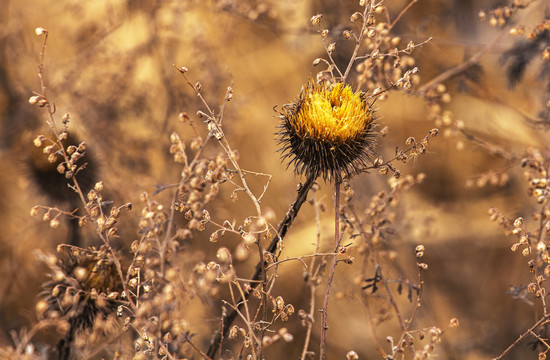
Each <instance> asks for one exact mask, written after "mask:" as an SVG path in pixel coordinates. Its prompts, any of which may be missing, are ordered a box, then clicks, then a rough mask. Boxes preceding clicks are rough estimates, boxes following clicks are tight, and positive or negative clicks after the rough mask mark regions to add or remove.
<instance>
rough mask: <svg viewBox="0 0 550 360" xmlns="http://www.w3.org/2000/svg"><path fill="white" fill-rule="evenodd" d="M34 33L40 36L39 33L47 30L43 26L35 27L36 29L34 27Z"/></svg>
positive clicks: (42, 33)
mask: <svg viewBox="0 0 550 360" xmlns="http://www.w3.org/2000/svg"><path fill="white" fill-rule="evenodd" d="M34 33H35V34H36V35H37V36H41V35H44V34H47V33H48V30H46V29H44V28H43V27H37V28H36V29H34Z"/></svg>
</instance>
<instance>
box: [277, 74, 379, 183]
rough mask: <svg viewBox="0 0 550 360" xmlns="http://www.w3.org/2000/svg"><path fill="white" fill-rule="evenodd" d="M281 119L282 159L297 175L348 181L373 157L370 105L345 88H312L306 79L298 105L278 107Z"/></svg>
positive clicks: (373, 139)
mask: <svg viewBox="0 0 550 360" xmlns="http://www.w3.org/2000/svg"><path fill="white" fill-rule="evenodd" d="M280 118H281V120H282V124H280V125H279V129H280V130H279V133H278V136H279V144H280V145H282V147H281V149H280V151H281V152H282V154H283V155H282V158H283V160H286V159H288V160H289V165H290V164H293V165H294V167H295V172H297V173H300V174H306V175H307V176H310V175H311V176H314V177H318V176H322V177H323V179H325V180H327V179H330V180H333V179H336V178H342V175H344V176H345V177H351V176H353V175H355V174H357V173H359V172H361V171H362V170H363V169H364V168H365V167H367V164H368V162H369V161H371V159H372V158H373V155H374V146H375V137H376V134H375V132H374V127H375V124H374V110H373V109H372V104H370V103H369V102H367V99H366V96H365V94H363V93H361V92H354V91H353V90H352V89H351V87H349V86H347V85H344V84H335V85H326V84H321V85H317V84H315V83H314V82H313V80H312V79H310V80H309V81H308V82H307V83H306V84H305V85H304V86H303V87H302V91H301V93H300V96H299V98H298V100H297V101H296V102H295V103H291V104H287V105H285V106H284V107H283V113H281V114H280Z"/></svg>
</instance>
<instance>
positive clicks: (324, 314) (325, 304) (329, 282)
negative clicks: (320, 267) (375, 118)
mask: <svg viewBox="0 0 550 360" xmlns="http://www.w3.org/2000/svg"><path fill="white" fill-rule="evenodd" d="M340 183H341V180H340V179H336V181H335V182H334V257H333V258H332V265H331V267H330V272H329V274H328V280H327V289H326V290H325V299H324V301H323V310H322V313H321V349H320V351H319V358H320V359H321V360H324V359H325V357H326V355H325V354H326V347H327V346H326V345H327V330H328V326H327V317H328V301H329V298H330V288H331V286H332V280H333V279H334V273H335V272H336V265H337V264H338V246H339V245H340V234H339V230H340Z"/></svg>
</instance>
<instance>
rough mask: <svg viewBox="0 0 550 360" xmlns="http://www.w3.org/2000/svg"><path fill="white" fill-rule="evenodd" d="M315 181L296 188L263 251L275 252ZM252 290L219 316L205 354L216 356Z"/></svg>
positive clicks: (259, 270)
mask: <svg viewBox="0 0 550 360" xmlns="http://www.w3.org/2000/svg"><path fill="white" fill-rule="evenodd" d="M314 183H315V178H313V177H311V176H310V177H308V178H307V179H306V181H305V183H304V184H302V186H301V187H300V189H299V190H298V194H297V196H296V200H295V201H294V203H292V205H291V206H290V209H289V210H288V212H287V213H286V215H285V217H284V219H283V221H281V223H280V224H279V228H278V229H277V234H275V236H274V237H273V239H271V242H270V243H269V246H268V247H267V248H266V249H265V251H268V252H270V253H271V254H275V250H276V249H277V244H278V243H279V241H281V240H282V239H283V238H284V237H285V235H286V233H287V231H288V229H289V228H290V226H291V225H292V222H293V221H294V219H295V218H296V215H298V211H299V210H300V207H301V206H302V204H303V203H304V202H305V201H306V199H307V194H308V192H309V190H310V189H311V187H312V186H313V184H314ZM263 261H264V260H263V258H260V260H259V262H258V264H257V265H256V270H255V271H254V274H253V275H252V279H251V280H250V285H251V286H252V287H253V288H255V287H256V286H258V283H257V281H258V280H260V277H261V275H262V267H263ZM252 293H253V291H249V292H247V293H246V294H245V296H244V298H240V299H239V300H238V301H237V302H235V304H237V307H236V308H235V309H233V310H231V311H230V312H229V313H228V314H226V315H223V316H222V318H221V323H222V328H221V330H219V331H216V333H215V334H214V336H213V338H212V340H211V342H210V347H209V348H208V352H207V355H208V356H209V357H210V358H214V357H215V356H216V352H217V351H218V350H220V351H221V341H222V339H223V338H224V337H225V336H226V335H227V332H228V331H229V328H230V327H231V325H232V324H233V321H234V320H235V318H236V317H237V314H238V310H239V309H240V307H241V306H243V304H244V302H245V301H247V300H248V297H249V296H250V294H252Z"/></svg>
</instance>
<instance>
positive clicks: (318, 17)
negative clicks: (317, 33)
mask: <svg viewBox="0 0 550 360" xmlns="http://www.w3.org/2000/svg"><path fill="white" fill-rule="evenodd" d="M322 17H323V15H322V14H317V15H314V16H313V17H312V18H311V20H310V22H311V25H317V24H319V22H320V21H321V18H322Z"/></svg>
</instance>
